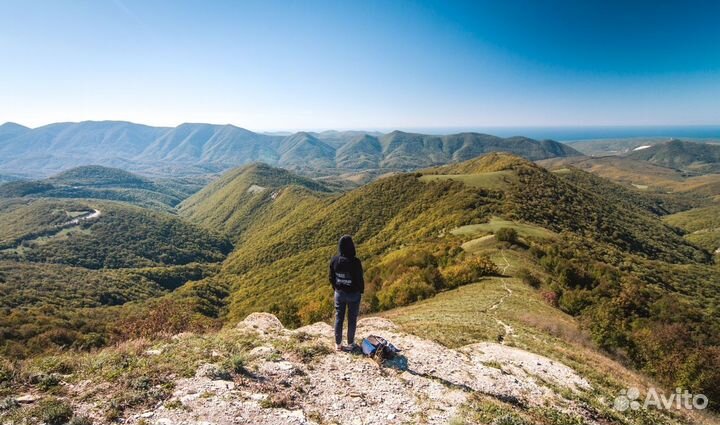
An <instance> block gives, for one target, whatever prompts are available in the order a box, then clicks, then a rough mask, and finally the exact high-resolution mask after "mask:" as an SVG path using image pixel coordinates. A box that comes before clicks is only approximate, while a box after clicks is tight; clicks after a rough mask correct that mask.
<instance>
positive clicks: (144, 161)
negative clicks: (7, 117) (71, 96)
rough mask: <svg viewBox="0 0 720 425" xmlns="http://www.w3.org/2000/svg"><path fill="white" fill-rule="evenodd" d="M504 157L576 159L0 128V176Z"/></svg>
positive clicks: (466, 141) (522, 140)
mask: <svg viewBox="0 0 720 425" xmlns="http://www.w3.org/2000/svg"><path fill="white" fill-rule="evenodd" d="M494 151H506V152H511V153H514V154H517V155H520V156H523V157H525V158H527V159H530V160H538V159H545V158H552V157H557V156H573V155H579V152H577V151H576V150H574V149H573V148H571V147H568V146H566V145H563V144H561V143H558V142H555V141H552V140H542V141H538V140H534V139H530V138H526V137H511V138H500V137H495V136H490V135H487V134H479V133H460V134H453V135H445V136H437V135H427V134H416V133H405V132H401V131H393V132H391V133H388V134H381V133H376V132H362V131H326V132H320V133H312V132H298V133H294V134H289V135H270V134H262V133H255V132H252V131H249V130H246V129H243V128H240V127H236V126H233V125H212V124H195V123H186V124H181V125H179V126H177V127H174V128H167V127H150V126H146V125H141V124H134V123H129V122H122V121H84V122H79V123H55V124H49V125H46V126H42V127H38V128H35V129H30V128H27V127H23V126H21V125H18V124H14V123H5V124H3V125H1V126H0V173H1V174H8V175H12V174H19V175H24V176H26V177H34V178H37V177H46V176H49V175H51V174H54V173H57V172H60V171H63V170H66V169H68V168H72V167H77V166H82V165H103V166H107V167H116V168H122V169H126V170H132V171H141V172H145V173H146V174H151V173H156V174H170V173H172V174H175V175H177V174H185V175H187V174H207V173H208V172H219V171H224V170H227V169H229V168H232V167H236V166H239V165H244V164H247V163H251V162H265V163H268V164H270V165H275V166H281V167H284V168H289V169H295V170H314V171H317V170H330V169H340V170H365V169H388V170H407V169H416V168H420V167H427V166H433V165H439V164H444V163H448V162H454V161H463V160H467V159H470V158H472V157H475V156H477V155H480V154H483V153H488V152H494Z"/></svg>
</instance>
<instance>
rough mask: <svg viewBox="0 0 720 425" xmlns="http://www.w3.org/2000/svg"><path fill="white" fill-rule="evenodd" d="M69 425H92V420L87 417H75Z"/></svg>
mask: <svg viewBox="0 0 720 425" xmlns="http://www.w3.org/2000/svg"><path fill="white" fill-rule="evenodd" d="M69 425H93V420H92V419H90V418H89V417H87V416H75V417H74V418H72V420H71V421H70V424H69Z"/></svg>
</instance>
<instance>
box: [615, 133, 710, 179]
mask: <svg viewBox="0 0 720 425" xmlns="http://www.w3.org/2000/svg"><path fill="white" fill-rule="evenodd" d="M628 158H632V159H639V160H643V161H648V162H651V163H653V164H657V165H662V166H664V167H670V168H677V169H681V170H689V171H698V172H706V173H716V172H720V145H715V144H707V143H699V142H686V141H681V140H671V141H669V142H666V143H661V144H657V145H654V146H651V147H649V148H647V149H642V150H638V151H634V152H632V153H630V154H628Z"/></svg>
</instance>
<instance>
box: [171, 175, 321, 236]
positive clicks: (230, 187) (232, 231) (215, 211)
mask: <svg viewBox="0 0 720 425" xmlns="http://www.w3.org/2000/svg"><path fill="white" fill-rule="evenodd" d="M287 186H299V187H301V188H305V189H307V190H310V191H314V192H328V189H327V188H326V187H325V186H323V185H322V184H320V183H318V182H315V181H314V180H311V179H307V178H304V177H300V176H298V175H295V174H293V173H291V172H289V171H287V170H284V169H281V168H273V167H270V166H268V165H265V164H261V163H259V164H251V165H247V166H244V167H241V168H238V169H235V170H231V171H228V172H227V173H225V174H224V175H223V176H222V177H220V178H219V179H218V180H216V181H214V182H213V183H211V184H209V185H208V186H206V187H205V188H204V189H202V190H201V191H200V192H198V193H196V194H195V195H193V196H191V197H190V198H188V199H187V200H185V201H184V202H183V203H182V204H181V205H180V207H179V211H180V214H181V215H182V216H184V217H186V218H188V219H189V220H191V221H193V222H195V223H198V224H202V225H204V226H206V227H209V228H213V229H218V230H222V231H224V232H226V233H227V234H229V235H231V236H233V237H235V238H237V237H238V236H240V234H241V233H242V232H243V231H244V229H245V228H246V227H247V225H248V222H249V220H250V219H251V218H252V217H253V216H254V215H255V214H256V212H257V211H258V210H260V209H262V208H263V205H265V204H267V203H269V202H270V201H272V200H273V199H275V198H276V197H277V196H278V194H279V192H280V189H282V188H285V187H287Z"/></svg>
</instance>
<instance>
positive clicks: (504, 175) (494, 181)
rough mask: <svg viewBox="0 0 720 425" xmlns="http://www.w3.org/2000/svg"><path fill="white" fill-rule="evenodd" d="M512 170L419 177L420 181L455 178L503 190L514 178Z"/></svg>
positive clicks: (487, 187)
mask: <svg viewBox="0 0 720 425" xmlns="http://www.w3.org/2000/svg"><path fill="white" fill-rule="evenodd" d="M515 177H516V176H515V172H514V171H512V170H502V171H492V172H488V173H478V174H428V175H424V176H422V177H420V181H423V182H432V181H446V180H455V181H459V182H463V183H465V184H466V185H468V186H470V187H476V188H480V189H491V190H504V189H506V188H507V187H508V185H509V184H511V183H512V182H513V181H514V180H515Z"/></svg>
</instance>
